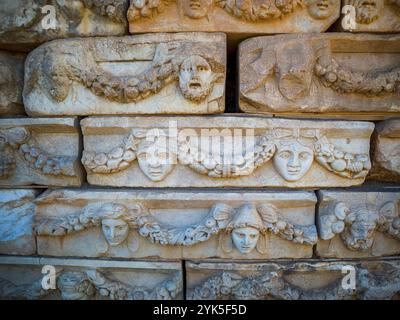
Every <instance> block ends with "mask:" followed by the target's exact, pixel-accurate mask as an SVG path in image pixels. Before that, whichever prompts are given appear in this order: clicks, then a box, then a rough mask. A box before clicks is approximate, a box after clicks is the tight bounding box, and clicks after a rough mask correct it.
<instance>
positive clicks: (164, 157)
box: [158, 152, 168, 160]
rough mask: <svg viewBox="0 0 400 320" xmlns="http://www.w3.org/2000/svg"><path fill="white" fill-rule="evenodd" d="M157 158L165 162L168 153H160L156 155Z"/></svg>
mask: <svg viewBox="0 0 400 320" xmlns="http://www.w3.org/2000/svg"><path fill="white" fill-rule="evenodd" d="M158 157H159V158H160V159H162V160H165V159H167V158H168V153H166V152H161V153H159V154H158Z"/></svg>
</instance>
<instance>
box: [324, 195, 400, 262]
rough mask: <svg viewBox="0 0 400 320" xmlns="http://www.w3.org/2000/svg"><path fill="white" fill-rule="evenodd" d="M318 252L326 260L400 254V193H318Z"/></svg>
mask: <svg viewBox="0 0 400 320" xmlns="http://www.w3.org/2000/svg"><path fill="white" fill-rule="evenodd" d="M318 198H319V206H318V213H317V219H316V221H317V226H318V235H319V238H320V239H319V241H318V243H317V247H316V252H317V254H318V255H319V256H320V257H325V258H362V257H380V256H389V255H398V254H400V189H399V188H385V189H384V188H382V189H381V190H379V189H378V190H374V191H372V190H366V191H364V190H363V191H351V190H341V191H327V190H320V191H318Z"/></svg>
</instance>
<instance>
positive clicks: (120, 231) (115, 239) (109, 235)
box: [101, 219, 129, 247]
mask: <svg viewBox="0 0 400 320" xmlns="http://www.w3.org/2000/svg"><path fill="white" fill-rule="evenodd" d="M101 228H102V230H103V234H104V237H105V238H106V240H107V242H108V243H109V244H110V245H111V246H113V247H114V246H118V245H120V244H121V243H122V242H124V241H125V239H126V238H127V237H128V233H129V226H128V224H127V223H126V222H125V221H124V220H122V219H103V220H102V221H101Z"/></svg>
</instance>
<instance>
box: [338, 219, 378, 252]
mask: <svg viewBox="0 0 400 320" xmlns="http://www.w3.org/2000/svg"><path fill="white" fill-rule="evenodd" d="M360 216H361V217H359V218H357V220H356V221H355V222H353V223H352V225H351V227H350V230H349V234H347V235H344V237H345V242H346V243H347V245H348V246H349V247H350V248H352V249H353V250H361V251H365V250H368V249H370V248H371V247H372V244H373V242H374V233H375V229H376V226H377V219H378V217H377V215H375V214H372V213H369V214H367V213H362V214H361V215H360Z"/></svg>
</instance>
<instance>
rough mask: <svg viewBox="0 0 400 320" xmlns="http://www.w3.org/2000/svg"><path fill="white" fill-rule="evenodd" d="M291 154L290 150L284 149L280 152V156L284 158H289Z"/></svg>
mask: <svg viewBox="0 0 400 320" xmlns="http://www.w3.org/2000/svg"><path fill="white" fill-rule="evenodd" d="M290 156H291V153H290V151H282V152H281V153H280V154H279V157H280V158H282V159H289V158H290Z"/></svg>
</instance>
